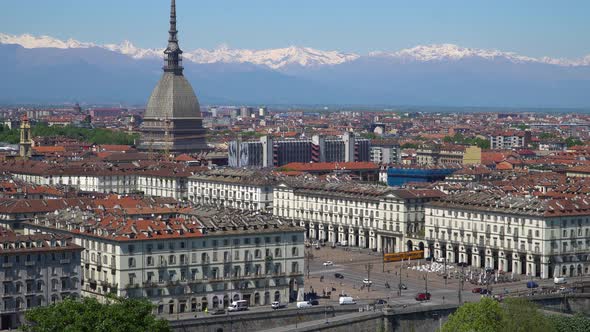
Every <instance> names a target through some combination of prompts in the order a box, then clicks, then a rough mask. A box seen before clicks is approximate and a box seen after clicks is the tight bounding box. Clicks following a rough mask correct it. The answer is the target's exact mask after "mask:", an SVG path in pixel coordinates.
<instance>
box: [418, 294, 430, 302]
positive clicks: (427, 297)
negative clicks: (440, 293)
mask: <svg viewBox="0 0 590 332" xmlns="http://www.w3.org/2000/svg"><path fill="white" fill-rule="evenodd" d="M428 300H430V293H418V294H416V301H428Z"/></svg>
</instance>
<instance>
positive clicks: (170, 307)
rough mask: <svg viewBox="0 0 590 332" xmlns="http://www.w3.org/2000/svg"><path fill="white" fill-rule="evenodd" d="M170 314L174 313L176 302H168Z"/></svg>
mask: <svg viewBox="0 0 590 332" xmlns="http://www.w3.org/2000/svg"><path fill="white" fill-rule="evenodd" d="M168 313H169V314H173V313H174V300H170V302H168Z"/></svg>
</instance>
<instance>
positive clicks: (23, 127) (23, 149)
mask: <svg viewBox="0 0 590 332" xmlns="http://www.w3.org/2000/svg"><path fill="white" fill-rule="evenodd" d="M32 145H33V141H32V139H31V124H30V123H29V118H28V117H27V116H26V115H25V116H23V118H22V119H21V122H20V144H19V148H20V151H19V155H20V156H21V157H22V158H25V159H28V158H29V157H31V147H32Z"/></svg>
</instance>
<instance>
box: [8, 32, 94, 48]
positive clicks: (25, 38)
mask: <svg viewBox="0 0 590 332" xmlns="http://www.w3.org/2000/svg"><path fill="white" fill-rule="evenodd" d="M0 44H17V45H20V46H22V47H24V48H62V49H63V48H88V47H95V46H96V45H95V44H93V43H83V42H79V41H77V40H74V39H71V38H70V39H68V40H65V41H64V40H60V39H57V38H53V37H50V36H33V35H30V34H23V35H20V36H15V35H7V34H4V33H0Z"/></svg>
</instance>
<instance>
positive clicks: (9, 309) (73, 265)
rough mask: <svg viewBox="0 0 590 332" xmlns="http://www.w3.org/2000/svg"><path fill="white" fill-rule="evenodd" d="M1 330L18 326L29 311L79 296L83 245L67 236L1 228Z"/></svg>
mask: <svg viewBox="0 0 590 332" xmlns="http://www.w3.org/2000/svg"><path fill="white" fill-rule="evenodd" d="M0 242H1V244H0V280H1V281H2V285H0V296H1V297H2V300H1V301H0V330H9V329H16V328H18V327H19V325H21V324H22V323H23V322H24V314H25V311H26V310H30V309H33V308H36V307H41V306H48V305H51V304H53V303H57V302H59V301H61V300H63V299H64V298H66V297H74V298H79V297H80V281H81V278H82V276H81V273H80V253H81V251H82V250H83V248H82V247H80V246H77V245H75V244H74V243H73V242H71V238H70V237H68V236H59V235H57V236H56V235H47V234H46V235H33V236H24V235H17V234H15V233H13V232H11V231H7V230H5V229H3V228H1V227H0Z"/></svg>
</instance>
